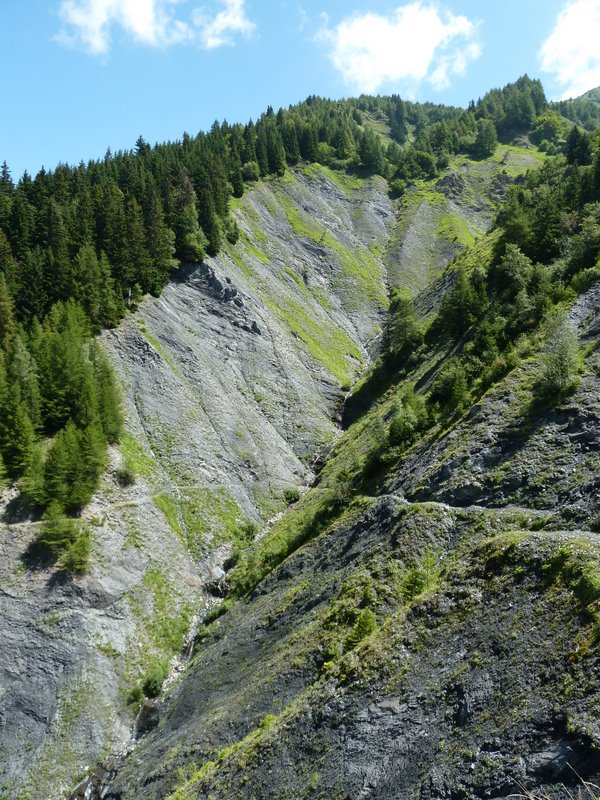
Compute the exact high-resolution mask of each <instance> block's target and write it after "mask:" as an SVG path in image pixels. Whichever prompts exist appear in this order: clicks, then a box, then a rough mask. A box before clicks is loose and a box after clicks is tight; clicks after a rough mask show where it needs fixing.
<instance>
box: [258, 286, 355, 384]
mask: <svg viewBox="0 0 600 800" xmlns="http://www.w3.org/2000/svg"><path fill="white" fill-rule="evenodd" d="M266 303H267V305H268V306H270V307H271V308H272V310H273V311H275V313H277V314H279V315H280V316H281V317H282V318H283V319H284V320H285V322H286V324H287V326H288V327H289V329H290V330H291V331H292V332H293V333H295V334H296V336H298V337H299V339H300V340H301V341H302V342H304V344H305V345H306V349H307V350H308V352H309V353H310V354H311V356H312V357H313V358H314V359H315V361H317V362H319V363H320V364H322V365H323V366H324V367H325V369H327V370H328V371H329V372H330V373H331V374H332V375H335V377H336V378H337V379H338V380H339V382H340V383H341V384H342V386H349V383H350V374H351V372H350V368H349V365H348V361H347V358H348V357H350V358H354V359H355V360H356V362H357V363H359V364H360V363H362V362H363V360H364V357H363V354H362V353H361V352H360V350H359V349H358V347H357V345H356V344H355V343H354V342H353V341H352V339H351V338H350V337H349V336H348V334H347V333H345V332H344V331H343V330H342V329H341V328H338V326H337V325H336V324H335V323H334V322H332V321H331V320H329V319H328V318H325V319H324V320H323V323H322V324H321V323H320V322H318V321H317V320H315V319H314V318H313V317H311V316H310V315H309V314H308V312H307V311H306V309H305V308H304V307H303V306H302V305H301V304H300V303H297V302H295V301H294V300H287V301H285V302H284V303H282V304H281V305H276V304H275V302H273V301H270V300H267V301H266Z"/></svg>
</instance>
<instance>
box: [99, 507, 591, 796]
mask: <svg viewBox="0 0 600 800" xmlns="http://www.w3.org/2000/svg"><path fill="white" fill-rule="evenodd" d="M490 513H491V512H490V511H489V510H483V509H476V508H473V509H465V510H454V509H449V508H448V507H447V506H438V505H437V504H431V505H428V506H421V507H417V506H414V507H411V506H410V505H409V506H407V504H406V503H405V502H403V501H402V500H401V499H396V498H394V497H391V496H388V497H385V498H381V499H380V500H378V501H377V502H376V503H375V505H373V506H372V507H371V508H370V509H369V510H368V511H366V512H363V513H362V514H359V515H357V516H356V517H355V518H354V519H353V520H350V521H347V522H346V523H345V524H342V525H339V526H337V527H336V528H335V529H334V530H332V531H330V532H329V533H326V534H325V535H323V536H321V537H320V538H319V539H317V540H315V541H314V542H312V543H311V544H310V545H309V546H308V547H305V548H303V549H302V550H301V551H298V552H297V553H295V554H293V555H292V556H291V557H290V558H288V559H287V561H286V562H285V564H283V565H281V566H280V567H279V569H278V570H276V571H275V572H274V573H273V574H272V575H270V576H269V577H268V578H267V579H266V581H265V585H263V586H261V591H260V592H256V593H255V594H254V595H253V596H252V598H251V599H250V600H249V601H247V602H245V603H241V604H239V605H238V606H237V607H234V608H233V609H232V610H231V611H230V612H229V613H228V614H227V615H226V616H225V617H224V618H223V619H222V621H221V623H220V627H219V629H218V630H217V631H216V633H215V634H213V636H212V637H211V639H210V640H209V641H208V642H207V643H206V644H205V645H204V646H203V647H202V648H201V649H200V651H199V653H198V655H197V657H196V661H195V663H194V665H193V666H192V668H191V669H190V670H189V671H188V673H187V674H186V676H185V678H184V681H183V683H182V684H181V685H180V686H179V687H178V689H177V690H176V691H174V692H173V693H172V695H171V696H170V697H167V698H165V699H164V700H163V706H164V714H163V717H162V719H161V721H160V722H159V725H158V727H157V729H156V730H155V731H153V732H151V733H150V734H149V735H148V737H147V738H146V739H144V740H143V742H142V743H141V744H140V748H139V750H138V751H137V752H136V758H135V761H131V762H126V763H124V765H123V768H122V770H121V771H120V772H119V773H118V774H117V776H116V778H115V780H114V782H113V783H112V784H111V788H110V792H109V794H108V797H109V798H112V800H116V798H119V799H120V800H130V798H131V799H132V798H136V800H146V799H148V800H149V798H155V797H161V796H165V795H167V794H168V793H169V792H170V791H172V790H173V789H174V787H175V786H176V785H177V783H178V778H177V774H178V771H181V770H185V767H186V763H190V762H193V763H195V764H202V763H204V762H206V761H214V760H215V751H217V750H220V749H221V748H223V747H226V746H227V745H231V744H233V743H234V742H236V741H237V742H239V741H242V744H241V745H239V746H236V747H235V748H232V749H231V750H230V751H229V752H230V754H229V755H228V756H223V757H222V758H221V757H219V758H218V759H217V764H216V766H215V768H214V769H213V770H208V771H207V772H206V774H205V778H204V780H203V781H202V782H200V783H199V784H198V785H197V786H196V787H195V788H193V787H190V789H189V790H188V794H189V796H190V797H205V796H213V797H214V798H215V800H225V798H228V799H229V798H234V797H240V798H243V797H250V796H257V797H262V798H273V800H274V798H278V799H280V800H292V798H297V797H304V796H315V797H347V798H352V799H353V800H358V798H363V797H377V798H378V800H397V799H398V798H401V797H402V798H404V797H410V796H421V797H428V798H441V799H442V800H454V798H457V797H461V798H464V799H465V800H482V798H486V797H496V798H508V797H510V796H514V794H515V793H518V792H519V790H520V787H524V788H536V789H538V790H539V791H540V792H542V791H544V790H546V789H547V790H548V792H549V796H552V797H555V798H557V800H567V798H569V797H570V795H569V791H571V792H572V791H573V786H574V784H576V781H577V779H576V777H575V774H574V773H573V771H572V770H571V769H570V767H569V766H568V765H569V764H570V765H571V766H572V767H573V768H574V769H575V770H576V771H577V772H578V773H579V774H580V775H582V776H584V777H586V778H590V779H594V780H595V779H596V777H597V775H598V764H597V760H596V757H595V748H596V746H597V744H598V743H600V729H598V730H596V729H594V727H593V726H590V714H592V712H591V711H590V709H593V708H594V703H595V702H597V698H598V683H597V680H596V678H597V677H600V664H599V662H598V658H597V654H596V655H594V656H591V657H589V658H587V659H586V660H585V663H583V662H573V661H571V662H569V654H570V653H572V652H573V651H572V648H573V643H574V642H575V641H576V640H577V637H578V636H579V635H583V630H582V627H581V624H582V623H581V618H580V615H579V611H578V609H577V604H576V603H574V602H573V598H572V596H571V595H570V592H569V590H564V591H561V590H560V589H559V588H558V587H557V588H555V589H554V590H553V592H551V593H547V592H546V585H545V584H544V581H543V579H542V578H541V574H542V573H541V569H540V565H541V564H543V563H544V562H545V560H546V559H548V557H549V553H551V552H552V551H553V548H555V546H556V541H555V537H556V536H557V534H552V533H544V534H542V533H539V534H532V535H531V537H532V538H531V540H528V541H526V542H525V543H524V544H523V545H522V548H523V549H522V558H521V559H520V560H519V562H518V563H519V564H520V565H521V572H520V578H519V580H518V581H514V580H513V575H512V571H513V569H514V564H513V563H511V562H510V560H507V561H506V562H505V563H504V564H502V563H500V564H499V565H497V566H496V567H495V568H494V569H491V568H488V569H487V570H486V568H485V558H484V557H483V552H484V551H482V550H480V549H479V548H480V547H485V543H484V542H485V540H484V538H482V537H485V533H483V525H482V523H483V522H484V520H485V519H486V518H488V517H489V515H490ZM495 525H496V527H495V530H496V532H497V531H498V530H499V529H502V528H503V527H504V530H510V526H511V522H510V520H509V519H508V518H507V520H506V523H505V524H504V523H502V515H501V514H499V516H498V518H497V519H496V521H495ZM562 538H563V540H564V542H565V543H571V542H577V535H576V534H569V533H564V534H562ZM425 547H433V548H435V549H436V551H438V552H444V553H449V558H450V560H449V562H448V563H449V564H450V565H451V567H450V569H449V570H448V571H447V572H446V573H445V578H444V580H443V581H442V583H441V584H440V585H439V586H438V587H436V588H435V589H434V590H433V592H432V593H429V594H428V595H427V596H425V597H424V598H423V599H422V600H420V601H418V602H417V603H416V604H414V605H413V606H411V607H408V608H407V610H406V613H403V612H402V610H399V611H398V612H394V611H393V610H392V609H391V608H390V609H389V610H388V611H385V610H382V609H380V612H379V613H381V614H382V621H381V624H382V626H384V627H382V630H381V631H380V632H379V633H376V634H375V637H374V638H373V639H372V640H371V641H370V644H369V645H368V646H366V647H365V648H363V650H362V651H361V655H360V656H357V657H355V658H352V657H350V658H345V659H344V660H343V661H342V662H341V664H340V667H339V669H338V670H337V671H336V670H335V669H334V670H333V672H332V675H331V677H329V678H327V677H326V676H325V675H323V673H322V672H320V665H321V664H322V662H323V659H324V658H326V657H325V656H324V655H323V654H322V653H321V652H320V648H321V647H326V644H321V641H322V640H321V639H320V633H319V632H320V630H321V629H322V627H323V619H324V617H323V614H324V613H325V610H326V609H327V608H331V603H332V602H334V601H335V599H336V597H339V596H340V592H343V587H344V586H346V585H347V582H348V581H350V580H351V579H352V577H353V576H359V575H362V576H365V575H366V574H371V575H373V576H376V575H377V574H378V571H379V570H381V569H384V568H385V565H386V564H387V563H389V560H390V559H393V560H394V562H395V563H396V564H398V565H406V564H410V563H414V559H415V558H418V554H419V553H422V552H423V549H424V548H425ZM597 550H598V546H597V543H596V551H595V552H597ZM469 553H470V554H471V555H469ZM363 580H365V578H364V577H363ZM358 585H359V586H360V585H361V584H360V583H359V584H358ZM298 587H300V589H299V588H298ZM293 592H295V593H296V594H295V595H294V596H296V597H297V598H298V599H297V600H295V601H294V602H292V603H290V602H289V601H288V602H287V604H286V603H285V602H283V600H284V598H286V597H288V598H289V597H290V596H292V593H293ZM396 613H397V616H396ZM325 627H326V629H327V626H325ZM361 664H362V666H360V665H361ZM217 675H218V676H219V677H218V678H215V676H217ZM239 675H243V676H244V680H243V683H242V684H240V682H239V680H238V677H237V676H239ZM584 675H587V676H588V679H589V680H587V682H586V683H585V686H583V684H582V682H583V681H584ZM569 676H570V677H569ZM565 682H567V683H568V685H569V686H571V687H573V688H572V690H571V694H569V695H568V696H563V695H561V691H562V689H561V687H563V686H564V685H566V683H565ZM557 696H561V697H562V698H563V699H562V701H561V704H560V706H559V705H557V704H556V697H557ZM282 712H283V713H282ZM279 714H282V716H281V717H279V719H278V720H276V719H275V718H276V717H277V715H279ZM267 715H274V717H272V719H274V720H275V721H274V722H271V723H269V724H270V725H273V732H272V733H270V732H269V727H268V725H267V724H266V723H265V722H264V720H266V719H269V717H268V716H267ZM592 715H593V714H592ZM261 730H262V731H263V734H261V733H260V732H261ZM250 732H252V733H250ZM182 742H185V748H186V749H185V756H184V757H183V758H180V757H178V756H176V757H175V758H174V759H173V760H169V757H168V755H167V754H168V753H169V752H171V753H173V752H177V748H178V743H182ZM243 742H246V745H244V744H243ZM250 742H253V744H250ZM238 754H239V755H238ZM159 764H160V765H161V766H160V768H159V767H157V766H156V765H159ZM315 776H317V777H315ZM562 783H565V784H566V786H567V788H561V786H560V784H562Z"/></svg>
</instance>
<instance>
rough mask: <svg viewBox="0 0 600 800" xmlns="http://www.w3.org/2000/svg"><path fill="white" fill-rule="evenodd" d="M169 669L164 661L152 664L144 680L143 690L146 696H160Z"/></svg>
mask: <svg viewBox="0 0 600 800" xmlns="http://www.w3.org/2000/svg"><path fill="white" fill-rule="evenodd" d="M168 671H169V669H168V667H167V664H166V663H165V662H164V661H157V662H156V663H155V664H153V665H152V667H151V668H150V669H149V670H148V672H147V673H146V675H145V677H144V680H143V682H142V690H143V692H144V695H145V696H146V697H158V695H159V694H160V690H161V689H162V685H163V683H164V682H165V678H166V677H167V674H168Z"/></svg>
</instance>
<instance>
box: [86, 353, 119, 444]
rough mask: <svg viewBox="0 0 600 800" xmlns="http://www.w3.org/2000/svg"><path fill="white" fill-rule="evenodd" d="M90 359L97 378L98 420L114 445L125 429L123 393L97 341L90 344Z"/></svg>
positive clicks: (107, 438) (105, 434)
mask: <svg viewBox="0 0 600 800" xmlns="http://www.w3.org/2000/svg"><path fill="white" fill-rule="evenodd" d="M90 359H91V361H92V364H93V368H94V373H95V378H96V386H97V397H98V419H99V422H100V425H101V426H102V430H103V432H104V436H105V438H106V440H107V441H109V442H110V443H111V444H114V443H115V442H117V441H118V440H119V436H120V434H121V430H122V428H123V410H122V402H121V393H120V391H119V387H118V386H117V382H116V380H115V374H114V371H113V369H112V367H111V365H110V362H109V361H108V359H107V357H106V355H105V354H104V352H103V350H102V348H101V346H100V344H99V343H98V342H97V341H93V342H91V344H90Z"/></svg>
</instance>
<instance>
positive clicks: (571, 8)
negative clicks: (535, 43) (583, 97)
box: [538, 0, 600, 99]
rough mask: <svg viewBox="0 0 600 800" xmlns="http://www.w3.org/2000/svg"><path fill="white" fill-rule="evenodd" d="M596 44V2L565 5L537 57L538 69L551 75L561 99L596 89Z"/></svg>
mask: <svg viewBox="0 0 600 800" xmlns="http://www.w3.org/2000/svg"><path fill="white" fill-rule="evenodd" d="M599 41H600V0H574V2H570V3H567V4H566V5H565V7H564V8H563V9H562V11H561V12H560V14H559V15H558V17H557V20H556V24H555V26H554V30H553V31H552V33H551V34H550V36H549V37H548V38H547V39H546V41H545V42H544V43H543V44H542V46H541V48H540V51H539V53H538V58H539V60H540V67H541V69H542V70H543V71H544V72H548V73H550V74H553V75H554V77H555V79H556V82H557V83H558V84H559V85H560V87H561V89H560V91H561V98H562V99H566V98H569V97H577V96H578V95H580V94H583V93H584V92H586V91H588V89H593V88H595V87H596V86H599V85H600V49H599V47H598V42H599Z"/></svg>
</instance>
